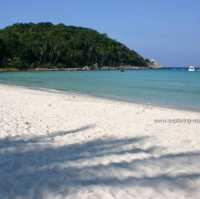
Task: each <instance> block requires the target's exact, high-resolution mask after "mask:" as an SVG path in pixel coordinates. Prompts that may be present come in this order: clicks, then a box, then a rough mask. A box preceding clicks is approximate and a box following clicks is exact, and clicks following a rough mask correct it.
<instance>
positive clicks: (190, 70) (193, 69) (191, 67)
mask: <svg viewBox="0 0 200 199" xmlns="http://www.w3.org/2000/svg"><path fill="white" fill-rule="evenodd" d="M195 70H196V69H195V67H194V66H189V67H188V71H189V72H194V71H195Z"/></svg>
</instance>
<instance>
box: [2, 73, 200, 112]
mask: <svg viewBox="0 0 200 199" xmlns="http://www.w3.org/2000/svg"><path fill="white" fill-rule="evenodd" d="M0 83H1V84H11V85H20V86H26V87H31V88H36V89H37V88H40V89H41V88H44V89H56V90H61V91H70V92H78V93H82V94H87V95H88V94H89V95H92V96H98V97H104V98H109V99H116V100H124V101H129V102H136V103H144V104H153V105H159V106H165V107H172V108H178V109H190V110H196V111H200V72H188V71H186V70H167V69H165V70H132V71H125V72H119V71H88V72H63V71H53V72H52V71H48V72H7V73H0Z"/></svg>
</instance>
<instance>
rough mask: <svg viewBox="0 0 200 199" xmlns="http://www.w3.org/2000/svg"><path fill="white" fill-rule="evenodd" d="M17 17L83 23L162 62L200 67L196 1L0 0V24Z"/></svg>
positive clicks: (199, 19) (198, 5)
mask: <svg viewBox="0 0 200 199" xmlns="http://www.w3.org/2000/svg"><path fill="white" fill-rule="evenodd" d="M18 22H35V23H36V22H52V23H55V24H57V23H64V24H66V25H76V26H83V27H89V28H93V29H96V30H98V31H99V32H101V33H106V34H107V35H108V36H109V37H112V38H114V39H116V40H118V41H120V42H122V43H124V44H126V45H127V46H128V47H129V48H131V49H133V50H135V51H137V52H138V53H140V54H141V55H142V56H144V57H145V58H149V59H155V60H157V61H158V62H159V63H160V64H161V65H162V66H168V67H172V66H173V67H179V66H188V65H197V66H200V0H123V1H122V0H57V1H56V0H1V1H0V28H4V27H6V26H8V25H11V24H13V23H18Z"/></svg>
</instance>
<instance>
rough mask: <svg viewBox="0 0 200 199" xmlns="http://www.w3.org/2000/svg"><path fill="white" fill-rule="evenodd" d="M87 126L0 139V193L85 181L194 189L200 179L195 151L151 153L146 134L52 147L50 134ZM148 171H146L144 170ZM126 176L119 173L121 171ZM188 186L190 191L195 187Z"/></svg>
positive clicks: (63, 187)
mask: <svg viewBox="0 0 200 199" xmlns="http://www.w3.org/2000/svg"><path fill="white" fill-rule="evenodd" d="M90 128H92V126H85V127H82V128H79V129H75V130H72V131H69V132H55V133H51V134H49V135H46V136H39V137H34V138H30V139H26V140H24V139H21V138H19V137H14V138H6V139H1V140H0V198H37V199H42V198H45V196H44V193H45V192H50V193H55V194H57V193H59V194H63V195H66V194H69V193H70V191H71V190H75V191H76V190H80V189H81V188H84V187H89V186H103V187H105V186H107V187H114V186H116V187H117V186H118V187H123V186H125V187H129V186H130V187H132V188H134V187H150V188H153V189H154V188H156V189H159V188H160V190H163V189H164V188H166V187H167V188H172V189H176V190H186V191H187V189H190V191H191V190H192V189H194V187H191V181H192V182H195V181H196V180H200V173H198V172H195V169H194V168H200V152H199V151H194V152H189V153H178V154H165V155H155V153H154V152H155V151H156V150H159V148H158V147H156V146H151V147H144V146H147V145H145V142H146V141H147V140H149V139H151V138H149V137H134V138H127V139H125V138H124V139H115V138H106V139H95V140H91V141H85V142H83V143H77V144H68V145H62V146H55V145H53V144H50V142H51V141H52V139H55V138H57V139H63V138H64V137H65V136H67V135H68V134H72V133H82V132H83V131H86V130H88V129H90ZM149 170H151V171H152V173H151V175H149V174H148V171H149ZM127 173H129V175H123V174H127ZM193 191H196V190H195V189H194V190H193Z"/></svg>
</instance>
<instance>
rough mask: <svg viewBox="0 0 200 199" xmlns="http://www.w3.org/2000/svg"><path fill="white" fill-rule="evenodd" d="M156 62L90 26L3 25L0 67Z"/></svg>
mask: <svg viewBox="0 0 200 199" xmlns="http://www.w3.org/2000/svg"><path fill="white" fill-rule="evenodd" d="M151 64H152V63H151V62H150V61H149V60H148V59H144V58H143V57H142V56H141V55H139V54H138V53H136V52H135V51H133V50H130V49H129V48H128V47H126V46H125V45H124V44H122V43H120V42H118V41H115V40H113V39H111V38H109V37H108V36H107V35H106V34H101V33H99V32H97V31H95V30H92V29H89V28H82V27H75V26H66V25H64V24H58V25H54V24H52V23H38V24H34V23H17V24H14V25H12V26H8V27H6V28H4V29H0V68H1V69H4V68H7V69H9V68H10V69H12V68H14V69H17V70H29V69H36V68H48V69H55V68H57V69H59V68H62V69H70V68H84V67H86V66H87V67H89V68H90V69H94V68H102V67H103V66H108V67H120V66H121V67H122V66H139V67H140V66H144V67H148V66H150V65H151Z"/></svg>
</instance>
